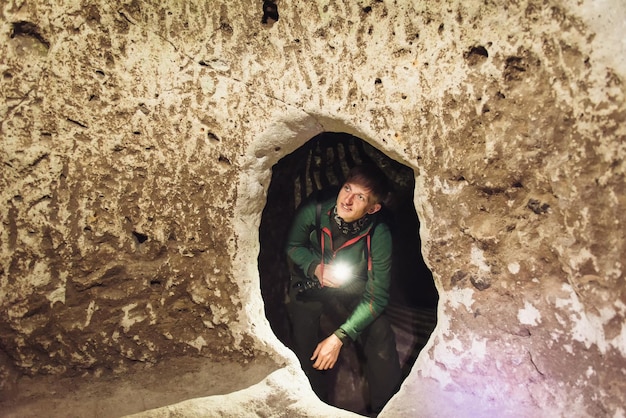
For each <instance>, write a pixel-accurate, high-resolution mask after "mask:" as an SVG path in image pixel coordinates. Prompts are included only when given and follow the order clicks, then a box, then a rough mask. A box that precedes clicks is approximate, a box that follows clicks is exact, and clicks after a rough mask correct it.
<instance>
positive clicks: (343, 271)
mask: <svg viewBox="0 0 626 418" xmlns="http://www.w3.org/2000/svg"><path fill="white" fill-rule="evenodd" d="M333 276H334V277H335V279H337V280H338V281H340V282H341V283H345V282H347V281H348V280H350V278H352V268H351V267H350V265H349V264H348V263H341V262H340V263H337V264H333Z"/></svg>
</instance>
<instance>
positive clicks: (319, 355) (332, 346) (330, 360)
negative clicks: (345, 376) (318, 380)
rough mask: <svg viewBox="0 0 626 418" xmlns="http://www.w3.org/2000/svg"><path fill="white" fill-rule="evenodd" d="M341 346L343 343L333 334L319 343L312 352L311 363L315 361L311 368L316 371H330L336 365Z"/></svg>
mask: <svg viewBox="0 0 626 418" xmlns="http://www.w3.org/2000/svg"><path fill="white" fill-rule="evenodd" d="M342 345H343V343H342V342H341V340H340V339H339V337H337V336H336V335H335V334H331V335H330V337H328V338H326V339H325V340H323V341H322V342H321V343H319V344H318V345H317V347H316V348H315V352H313V357H311V361H313V360H315V363H313V368H314V369H317V370H328V369H332V368H333V366H334V365H335V363H337V358H338V357H339V352H340V351H341V346H342Z"/></svg>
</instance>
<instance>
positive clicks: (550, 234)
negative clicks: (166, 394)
mask: <svg viewBox="0 0 626 418" xmlns="http://www.w3.org/2000/svg"><path fill="white" fill-rule="evenodd" d="M604 3H605V5H606V7H605V8H601V10H600V9H599V6H598V5H597V4H596V3H595V2H592V1H584V2H574V1H551V2H548V3H546V2H535V1H526V2H518V3H512V4H508V5H506V7H505V6H502V5H495V4H491V3H488V2H487V3H485V2H457V3H437V4H434V3H433V4H424V2H417V1H409V0H407V1H396V2H391V1H357V2H352V1H334V2H330V1H324V0H318V1H307V2H295V4H294V2H285V1H278V2H277V5H278V10H279V16H280V17H279V20H278V21H276V22H273V21H270V22H268V23H266V24H263V23H261V19H262V8H261V5H262V2H260V1H237V2H221V3H219V4H218V2H198V1H191V2H178V1H159V2H157V1H151V2H138V1H126V2H120V3H115V2H106V1H99V0H93V1H82V2H81V1H56V2H47V3H46V4H37V3H36V2H35V3H33V2H22V1H17V0H12V1H6V2H4V4H3V5H2V6H1V7H2V9H1V11H0V16H1V19H0V36H2V39H3V42H2V43H0V56H2V57H3V58H2V61H1V62H0V86H1V93H0V94H1V95H2V98H3V101H2V103H1V104H0V119H1V120H2V122H1V125H0V128H1V131H0V135H1V139H0V140H1V141H2V147H1V148H0V158H1V159H2V164H1V169H0V170H1V176H0V195H1V197H2V201H3V205H1V206H0V214H1V215H0V217H1V219H2V234H1V235H0V347H1V350H0V375H1V376H2V379H1V381H2V382H5V383H4V387H5V388H6V387H7V385H8V384H9V383H10V382H12V381H14V380H15V379H16V378H17V376H19V375H21V374H26V375H32V376H37V375H40V374H44V373H45V374H61V375H78V374H82V373H84V372H89V373H96V374H99V373H108V370H116V371H124V370H127V369H128V367H129V365H130V364H133V363H135V362H146V363H159V362H164V361H167V359H168V358H172V357H175V356H205V357H208V358H210V359H211V360H213V361H232V362H239V363H246V362H248V361H251V360H253V359H254V358H256V357H257V356H260V355H263V354H264V353H269V354H270V355H271V356H276V358H277V359H280V361H283V360H284V358H289V359H291V360H290V361H293V358H292V356H291V354H290V353H285V350H284V348H283V347H282V346H281V345H280V344H279V343H277V342H276V340H275V338H274V337H273V335H272V334H271V331H270V329H269V326H268V324H267V322H266V321H265V319H264V317H263V308H262V304H263V301H262V300H261V297H260V294H259V291H258V287H259V284H258V271H256V260H257V255H258V236H257V235H258V226H259V220H260V214H261V211H262V209H263V206H264V202H265V196H266V191H267V187H268V182H269V179H270V173H271V167H272V166H273V164H275V163H276V162H277V161H278V160H279V159H280V158H281V157H283V156H285V155H286V154H288V153H290V152H292V151H293V150H295V149H297V148H298V147H299V146H301V145H302V144H304V143H305V142H306V141H307V140H308V139H310V138H312V137H313V136H314V135H316V134H318V133H320V132H324V131H338V132H347V133H350V134H353V135H355V136H358V137H360V138H362V139H364V140H366V141H368V142H369V143H371V144H372V145H374V146H376V147H377V148H378V149H380V150H382V151H384V152H385V153H387V155H389V156H390V157H392V158H395V159H397V160H399V161H401V162H402V163H404V164H406V165H408V166H409V167H411V168H413V169H414V171H415V174H416V190H415V205H416V209H417V211H418V214H419V217H420V220H421V225H422V226H421V228H422V229H421V236H422V242H423V250H422V251H423V255H424V258H425V260H426V261H427V263H428V265H429V267H430V268H431V270H432V272H433V275H434V277H435V280H436V285H437V288H438V290H439V294H440V305H439V315H438V317H439V323H438V327H437V329H436V330H435V332H434V333H433V336H432V338H431V341H430V343H429V345H428V346H427V348H426V349H425V350H424V351H423V352H422V354H421V356H420V358H419V359H418V361H417V363H416V364H415V366H414V369H413V372H412V374H411V375H410V376H409V378H408V379H407V381H406V382H405V384H404V386H403V387H402V389H401V391H400V392H399V394H398V395H397V396H396V397H395V398H394V399H393V400H392V401H391V402H390V404H389V405H388V407H387V410H386V413H388V414H389V416H394V415H395V414H401V413H411V412H415V411H419V410H420V409H419V408H420V406H419V405H422V404H428V405H431V406H432V405H435V404H437V403H438V402H437V401H436V399H437V396H435V395H434V394H440V395H441V403H446V404H447V407H448V408H449V407H451V406H450V405H454V404H455V403H454V402H448V401H449V400H450V399H454V400H455V402H457V401H458V402H459V403H458V405H459V406H458V411H460V412H459V413H460V414H467V416H472V413H473V412H476V413H477V414H478V413H497V412H498V411H501V412H504V413H505V414H506V413H507V412H508V413H510V415H514V412H512V411H517V412H515V413H520V415H524V413H523V412H524V411H530V412H536V411H546V410H548V411H554V413H555V414H556V415H559V414H566V412H565V411H568V412H567V414H566V415H568V416H572V415H571V411H578V412H575V413H574V414H579V415H580V416H622V415H624V414H626V410H624V407H623V405H624V404H625V403H626V399H625V398H624V393H625V391H626V388H625V387H624V382H625V381H626V379H625V374H626V327H625V326H624V323H625V322H626V321H625V316H626V295H625V293H624V292H625V289H626V286H625V283H624V272H623V269H624V266H623V260H624V259H626V251H625V245H626V238H625V236H624V232H623V231H624V215H623V213H624V210H625V209H626V197H625V196H626V191H625V190H624V184H625V181H624V174H625V170H626V166H625V163H624V161H625V158H624V157H625V153H626V149H625V147H624V144H625V143H626V142H625V141H624V138H625V132H624V130H625V129H626V128H625V127H624V126H625V125H624V116H625V112H626V106H625V102H624V85H623V80H624V76H625V75H626V64H625V63H624V59H623V57H624V56H625V55H624V52H626V51H624V48H625V47H624V44H623V42H621V39H622V36H623V33H625V29H626V28H625V27H624V25H625V24H624V22H626V12H625V10H624V9H625V8H624V6H623V5H622V4H621V2H619V1H606V2H604ZM299 384H302V383H301V382H300V383H299ZM461 401H462V402H461ZM468 405H470V406H468ZM471 405H481V406H480V407H479V406H474V407H472V406H471ZM573 406H575V408H574V407H573ZM430 408H431V409H428V408H426V409H425V411H430V413H431V414H432V415H433V416H434V415H435V412H434V411H435V410H434V409H432V407H430ZM472 408H477V409H476V410H475V411H473V410H472ZM481 408H482V409H481ZM520 411H521V412H520ZM474 416H476V415H474Z"/></svg>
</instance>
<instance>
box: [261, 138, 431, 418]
mask: <svg viewBox="0 0 626 418" xmlns="http://www.w3.org/2000/svg"><path fill="white" fill-rule="evenodd" d="M360 163H375V164H377V165H378V166H379V167H380V168H381V169H382V170H383V171H384V172H385V174H386V175H387V177H388V178H389V180H390V181H391V183H392V184H393V187H394V195H393V198H392V200H391V202H390V204H389V207H388V209H390V212H391V214H392V222H393V225H392V234H393V247H394V261H393V262H394V264H393V272H392V275H393V279H392V283H393V284H392V288H391V303H390V306H389V307H388V308H387V312H388V315H389V316H390V318H391V320H392V323H393V329H394V331H395V333H396V339H397V348H398V353H399V355H400V360H401V363H402V367H403V371H404V374H405V376H406V374H408V372H409V371H410V369H411V367H412V366H413V363H414V362H415V360H416V358H417V355H418V354H419V352H420V351H421V349H422V348H423V347H424V345H425V344H426V342H427V341H428V338H429V336H430V334H431V332H432V331H433V329H434V327H435V323H436V307H437V301H438V294H437V290H436V289H435V286H434V282H433V278H432V273H431V272H430V270H429V269H428V267H427V266H426V264H425V263H424V260H423V259H422V255H421V242H420V238H419V219H418V217H417V213H416V211H415V206H414V204H413V190H414V186H415V174H414V172H413V170H412V169H411V168H409V167H407V166H405V165H403V164H400V163H398V162H397V161H395V160H393V159H390V158H389V157H387V156H386V155H385V154H383V153H381V152H380V151H378V150H377V149H376V148H374V147H372V146H371V145H369V144H368V143H366V142H364V141H362V140H360V139H359V138H356V137H354V136H352V135H349V134H345V133H323V134H320V135H318V136H316V137H314V138H313V139H311V140H310V141H309V142H307V143H306V144H305V145H303V146H302V147H301V148H299V149H298V150H296V151H295V152H293V153H292V154H290V155H287V156H285V157H284V158H283V159H281V160H280V161H279V162H278V163H277V164H276V165H275V166H274V167H273V169H272V181H271V184H270V187H269V191H268V196H267V204H266V206H265V209H264V211H263V215H262V219H261V226H260V230H259V233H260V253H259V274H260V279H261V294H262V296H263V299H264V301H265V314H266V316H267V318H268V320H269V322H270V324H271V326H272V329H273V331H274V333H275V334H276V336H277V337H278V338H279V339H280V340H281V341H282V342H283V343H284V344H285V345H287V346H288V347H289V346H290V330H289V322H288V319H287V312H286V308H285V303H284V302H285V297H286V294H287V288H288V283H289V270H288V266H287V260H286V256H285V254H284V252H283V249H284V246H285V241H286V237H287V233H288V230H289V226H290V223H291V220H292V219H293V216H294V214H295V211H296V209H297V207H298V205H299V204H300V202H301V201H303V200H304V199H305V198H306V197H308V196H309V195H310V194H311V193H313V192H316V191H317V190H320V189H324V188H326V187H328V186H340V185H341V184H343V181H344V179H345V175H346V174H347V172H348V171H349V169H350V168H351V167H353V166H354V165H356V164H360ZM322 326H324V324H323V325H322ZM333 329H334V328H333ZM333 329H330V328H329V333H330V332H332V330H333ZM361 358H362V355H361V353H359V352H358V350H357V349H355V345H351V346H350V349H349V350H342V353H341V356H340V359H339V362H338V365H337V366H335V368H334V369H333V374H334V375H335V376H334V379H335V386H336V387H335V390H334V397H333V399H332V400H331V402H332V404H334V405H335V406H338V407H340V408H343V409H347V410H351V411H354V412H356V413H362V414H365V413H366V405H367V396H368V395H367V393H368V391H367V387H365V386H366V382H365V380H364V378H363V376H362V365H361Z"/></svg>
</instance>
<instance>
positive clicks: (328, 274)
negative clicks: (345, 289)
mask: <svg viewBox="0 0 626 418" xmlns="http://www.w3.org/2000/svg"><path fill="white" fill-rule="evenodd" d="M325 267H326V268H324V277H322V265H321V264H318V265H317V267H315V277H317V280H319V282H320V283H321V284H322V286H326V287H340V286H341V282H340V281H339V280H337V278H336V277H335V276H333V273H332V272H333V269H331V268H329V267H330V266H329V265H326V266H325Z"/></svg>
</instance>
